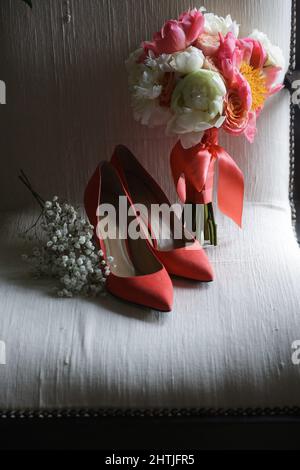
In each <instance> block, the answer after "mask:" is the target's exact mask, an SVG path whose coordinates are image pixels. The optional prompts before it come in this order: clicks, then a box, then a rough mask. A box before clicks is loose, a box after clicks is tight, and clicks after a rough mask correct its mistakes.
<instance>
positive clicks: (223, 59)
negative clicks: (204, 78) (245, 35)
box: [214, 33, 238, 84]
mask: <svg viewBox="0 0 300 470" xmlns="http://www.w3.org/2000/svg"><path fill="white" fill-rule="evenodd" d="M219 38H220V47H219V49H218V51H217V52H216V55H215V58H214V60H215V64H216V66H217V67H218V69H219V70H220V72H221V73H222V75H223V77H224V78H225V80H226V81H227V82H229V84H230V83H231V82H233V80H234V78H235V75H236V71H237V65H238V60H237V59H238V55H237V53H238V49H237V48H236V43H237V39H236V37H235V36H234V34H232V33H228V34H227V35H226V36H225V37H224V36H222V34H220V35H219Z"/></svg>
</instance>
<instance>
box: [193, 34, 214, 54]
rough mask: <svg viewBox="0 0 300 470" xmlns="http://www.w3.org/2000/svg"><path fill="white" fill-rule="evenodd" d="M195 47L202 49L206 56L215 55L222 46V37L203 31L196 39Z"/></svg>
mask: <svg viewBox="0 0 300 470" xmlns="http://www.w3.org/2000/svg"><path fill="white" fill-rule="evenodd" d="M194 46H195V47H198V49H201V51H202V52H203V54H204V55H205V56H209V57H213V56H214V55H215V54H216V53H217V52H218V50H219V47H220V37H219V36H216V35H213V34H207V33H203V34H201V35H200V36H199V37H198V39H197V40H196V42H195V44H194Z"/></svg>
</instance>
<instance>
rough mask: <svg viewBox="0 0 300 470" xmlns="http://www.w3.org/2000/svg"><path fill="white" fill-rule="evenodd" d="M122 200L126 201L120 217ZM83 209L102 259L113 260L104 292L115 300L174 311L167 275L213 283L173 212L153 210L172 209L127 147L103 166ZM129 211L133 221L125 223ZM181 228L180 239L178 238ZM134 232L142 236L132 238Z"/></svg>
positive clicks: (202, 255) (196, 246) (202, 258)
mask: <svg viewBox="0 0 300 470" xmlns="http://www.w3.org/2000/svg"><path fill="white" fill-rule="evenodd" d="M120 196H123V202H124V201H125V205H123V206H122V211H119V207H120ZM84 203H85V209H86V212H87V215H88V218H89V220H90V223H91V224H92V225H93V226H94V228H95V236H96V240H97V242H98V244H99V246H100V248H101V249H102V251H103V252H104V257H105V258H106V259H109V257H112V258H113V260H114V261H113V263H112V265H111V266H110V274H109V276H108V278H107V281H106V286H107V289H108V291H110V292H111V293H112V294H114V295H116V296H117V297H120V298H122V299H124V300H127V301H130V302H133V303H136V304H140V305H144V306H146V307H150V308H153V309H156V310H159V311H170V310H172V305H173V285H172V282H171V279H170V277H169V274H173V275H176V276H181V277H185V278H188V279H194V280H197V281H204V282H209V281H212V280H213V271H212V268H211V265H210V263H209V260H208V258H207V256H206V254H205V252H204V250H203V248H202V246H201V245H200V243H199V242H198V241H197V240H195V239H194V238H193V237H192V236H191V234H190V233H189V232H188V231H187V230H186V229H185V228H184V227H183V224H182V220H181V219H179V218H178V217H177V216H176V215H175V213H174V212H171V213H170V211H166V213H165V214H163V213H162V212H163V211H161V212H159V210H157V211H153V207H155V208H158V207H160V208H162V207H165V208H167V209H169V208H170V205H171V204H170V201H169V200H168V198H167V196H166V195H165V193H164V192H163V190H162V189H161V187H160V186H159V185H158V184H157V183H156V181H155V180H154V179H153V178H152V177H151V176H150V175H149V173H148V172H147V171H146V170H145V169H144V168H143V167H142V165H141V164H140V163H139V162H138V161H137V159H136V158H135V157H134V156H133V154H132V153H131V152H130V151H129V150H128V149H127V148H126V147H124V146H122V145H119V146H117V147H116V149H115V151H114V154H113V156H112V158H111V162H110V163H109V162H101V163H100V164H99V166H98V167H97V169H96V171H95V172H94V174H93V176H92V178H91V179H90V181H89V183H88V185H87V188H86V190H85V195H84ZM155 205H156V206H155ZM161 205H163V206H161ZM100 208H101V210H100ZM110 208H113V209H114V210H113V211H110V210H109V209H110ZM126 210H127V214H129V216H128V217H125V218H124V216H125V211H126ZM103 211H104V212H105V215H104V213H103ZM119 212H120V213H119ZM170 214H171V215H170ZM105 227H107V229H108V230H104V229H105ZM178 228H181V236H180V238H178V236H175V234H176V229H177V230H178ZM132 231H134V233H140V236H132V234H131V232H132ZM177 233H178V232H177Z"/></svg>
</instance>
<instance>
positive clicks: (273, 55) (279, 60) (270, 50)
mask: <svg viewBox="0 0 300 470" xmlns="http://www.w3.org/2000/svg"><path fill="white" fill-rule="evenodd" d="M249 37H250V38H253V39H256V40H257V41H259V42H260V43H261V44H262V45H263V47H264V48H265V50H266V53H267V61H266V63H265V65H266V66H269V65H273V66H275V67H281V68H282V69H284V67H285V59H284V56H283V52H282V50H281V49H280V47H278V46H274V44H272V43H271V41H270V39H269V38H268V36H267V35H266V34H265V33H262V32H261V31H258V30H257V29H255V30H254V31H253V32H252V34H250V36H249Z"/></svg>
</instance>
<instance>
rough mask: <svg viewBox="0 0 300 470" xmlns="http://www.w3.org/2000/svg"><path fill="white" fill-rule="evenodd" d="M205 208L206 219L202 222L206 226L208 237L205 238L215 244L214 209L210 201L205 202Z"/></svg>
mask: <svg viewBox="0 0 300 470" xmlns="http://www.w3.org/2000/svg"><path fill="white" fill-rule="evenodd" d="M205 208H206V211H205V212H206V219H205V222H204V226H205V227H207V233H208V238H207V240H209V241H210V243H211V245H213V246H217V243H218V239H217V225H216V222H215V216H214V209H213V205H212V202H209V203H208V204H205Z"/></svg>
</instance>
